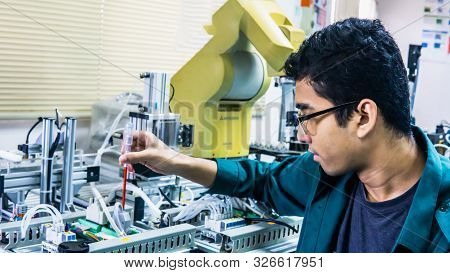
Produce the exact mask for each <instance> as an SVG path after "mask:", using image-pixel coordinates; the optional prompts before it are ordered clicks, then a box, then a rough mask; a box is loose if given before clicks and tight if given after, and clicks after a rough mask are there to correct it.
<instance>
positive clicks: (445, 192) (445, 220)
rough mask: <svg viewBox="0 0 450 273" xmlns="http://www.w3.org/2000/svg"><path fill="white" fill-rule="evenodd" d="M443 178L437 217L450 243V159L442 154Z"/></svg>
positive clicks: (437, 205)
mask: <svg viewBox="0 0 450 273" xmlns="http://www.w3.org/2000/svg"><path fill="white" fill-rule="evenodd" d="M440 161H441V175H442V180H441V184H440V189H439V196H438V200H439V201H438V203H437V204H436V213H435V217H436V220H437V222H438V224H439V226H440V229H441V231H442V232H443V234H444V236H445V237H446V239H447V241H448V242H449V244H450V160H449V159H448V158H445V157H444V156H440Z"/></svg>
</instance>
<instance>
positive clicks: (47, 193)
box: [40, 118, 55, 204]
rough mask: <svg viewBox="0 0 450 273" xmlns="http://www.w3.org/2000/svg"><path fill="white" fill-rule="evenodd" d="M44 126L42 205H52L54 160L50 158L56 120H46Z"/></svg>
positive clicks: (42, 139)
mask: <svg viewBox="0 0 450 273" xmlns="http://www.w3.org/2000/svg"><path fill="white" fill-rule="evenodd" d="M42 122H43V126H42V136H41V142H42V162H41V188H40V203H41V204H51V191H52V172H53V158H50V148H51V146H52V140H53V127H54V126H55V119H54V118H44V119H43V121H42Z"/></svg>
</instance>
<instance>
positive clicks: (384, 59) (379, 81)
mask: <svg viewBox="0 0 450 273" xmlns="http://www.w3.org/2000/svg"><path fill="white" fill-rule="evenodd" d="M285 72H286V75H287V76H289V77H292V78H294V79H296V80H300V81H301V80H307V81H308V83H309V84H311V86H312V87H313V89H314V91H315V92H316V93H317V94H318V95H319V96H321V97H323V98H325V99H327V100H329V101H330V102H332V103H333V104H334V105H339V104H342V103H346V102H350V101H359V100H362V99H365V98H367V99H371V100H373V101H374V102H375V103H376V104H377V106H378V109H379V110H380V112H381V115H382V116H383V119H384V121H385V124H386V127H387V128H389V129H392V130H393V132H395V133H396V134H397V135H400V136H410V135H411V124H410V123H411V116H410V115H411V114H410V104H409V90H408V79H407V74H406V69H405V66H404V64H403V60H402V57H401V54H400V50H399V49H398V46H397V44H396V43H395V41H394V39H393V38H392V36H391V35H390V34H389V33H388V32H387V31H386V30H385V28H384V26H383V25H382V24H381V22H380V20H367V19H357V18H349V19H345V20H343V21H340V22H337V23H334V24H332V25H330V26H327V27H325V28H324V29H322V30H320V31H317V32H315V33H314V34H313V35H311V37H309V38H308V39H307V40H305V41H304V42H303V43H302V45H301V46H300V48H299V50H298V51H297V52H295V53H293V54H291V56H290V57H289V58H288V60H287V61H286V64H285ZM356 107H357V106H356V105H355V106H353V107H347V108H344V109H342V110H339V111H336V114H335V116H336V120H337V123H338V124H339V126H341V127H345V126H346V124H347V121H348V120H349V119H350V117H351V116H352V115H353V113H354V111H355V110H356Z"/></svg>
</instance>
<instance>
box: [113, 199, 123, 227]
mask: <svg viewBox="0 0 450 273" xmlns="http://www.w3.org/2000/svg"><path fill="white" fill-rule="evenodd" d="M121 210H122V211H123V209H122V204H120V203H119V202H117V203H116V204H114V213H113V219H114V221H115V222H116V224H117V226H118V227H119V229H120V230H121V231H122V232H125V228H124V227H123V225H122V221H120V212H121Z"/></svg>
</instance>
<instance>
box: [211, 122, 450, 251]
mask: <svg viewBox="0 0 450 273" xmlns="http://www.w3.org/2000/svg"><path fill="white" fill-rule="evenodd" d="M413 134H414V137H415V139H416V142H417V143H418V144H419V146H420V147H421V148H422V149H423V150H424V151H426V158H427V159H426V165H425V169H424V171H423V174H422V177H421V179H420V181H419V185H418V188H417V190H416V192H415V195H414V198H413V202H412V204H411V207H410V210H409V213H408V216H407V218H406V220H405V223H404V225H403V228H402V230H401V232H400V235H399V237H398V239H397V241H396V243H395V246H394V247H393V249H392V251H393V252H449V242H450V212H449V210H450V208H449V206H450V161H449V160H448V159H446V158H444V157H443V156H441V155H440V154H439V153H437V152H436V150H435V148H434V147H433V144H432V143H431V142H430V141H429V139H428V138H427V137H426V135H425V134H424V133H423V132H422V131H421V130H420V129H418V128H417V127H414V128H413ZM217 167H218V172H217V176H216V179H215V181H214V184H213V186H212V187H211V188H210V189H209V191H208V193H220V194H227V195H231V196H237V197H252V198H254V199H256V200H261V201H265V202H268V203H269V204H270V205H271V206H272V207H273V208H274V209H275V211H277V212H278V213H279V214H280V215H286V216H304V217H305V218H304V220H303V226H302V230H301V233H300V240H299V242H298V246H297V252H332V251H334V250H335V247H336V242H337V236H338V231H339V228H340V226H341V221H342V219H343V218H344V213H345V211H346V208H347V206H348V204H349V196H350V194H351V193H352V192H353V189H354V187H355V186H356V185H357V182H358V181H359V180H358V177H357V176H356V174H355V173H346V174H344V175H341V176H337V177H332V176H328V175H327V174H326V173H325V172H324V171H323V170H322V168H321V167H320V165H319V164H317V163H316V162H314V161H313V155H312V154H310V153H305V154H303V155H301V156H295V157H290V158H287V159H286V160H284V161H282V162H279V163H278V162H277V163H272V164H268V163H263V162H258V161H254V160H249V159H244V160H225V159H218V160H217Z"/></svg>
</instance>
